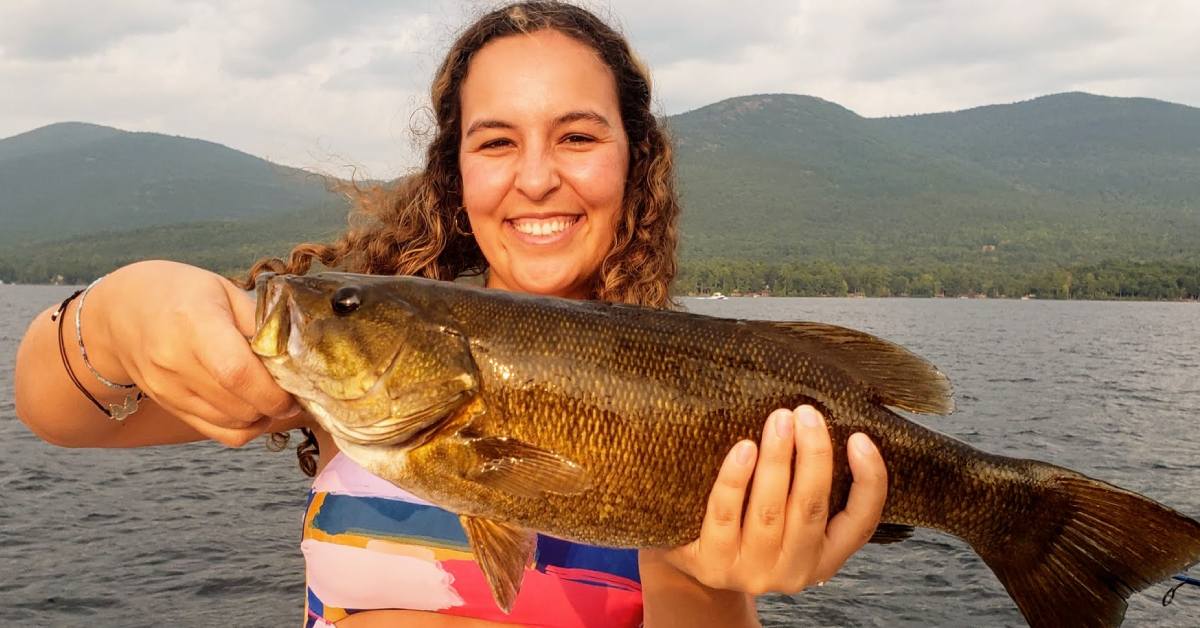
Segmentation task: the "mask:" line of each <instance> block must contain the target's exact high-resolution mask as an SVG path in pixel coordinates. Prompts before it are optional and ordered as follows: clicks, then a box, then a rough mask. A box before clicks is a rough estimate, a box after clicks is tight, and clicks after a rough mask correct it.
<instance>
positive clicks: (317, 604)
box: [304, 587, 325, 628]
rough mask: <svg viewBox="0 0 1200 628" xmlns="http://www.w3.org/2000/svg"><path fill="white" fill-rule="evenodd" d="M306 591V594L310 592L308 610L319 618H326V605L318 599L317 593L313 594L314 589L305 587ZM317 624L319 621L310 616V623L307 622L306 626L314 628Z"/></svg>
mask: <svg viewBox="0 0 1200 628" xmlns="http://www.w3.org/2000/svg"><path fill="white" fill-rule="evenodd" d="M304 590H305V591H306V592H308V610H310V611H312V612H313V613H315V614H316V615H317V616H318V617H324V616H325V603H324V602H322V601H321V599H320V598H318V597H317V594H316V593H313V590H312V589H310V588H308V587H305V588H304ZM316 624H317V620H316V619H314V618H313V616H312V615H309V616H308V621H307V622H305V624H304V625H305V626H306V628H312V627H313V626H315V625H316Z"/></svg>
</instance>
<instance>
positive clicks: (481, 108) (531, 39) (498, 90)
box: [460, 30, 619, 129]
mask: <svg viewBox="0 0 1200 628" xmlns="http://www.w3.org/2000/svg"><path fill="white" fill-rule="evenodd" d="M460 97H461V99H462V112H463V120H462V123H463V128H464V129H465V128H469V127H470V126H471V125H472V124H473V123H474V122H475V121H476V120H473V119H477V118H480V117H486V118H489V119H499V120H503V121H505V122H509V123H511V124H514V125H519V124H531V123H540V122H546V123H549V122H553V121H555V120H558V119H560V118H561V117H562V116H563V115H564V114H566V113H569V112H573V111H593V112H595V113H597V114H599V115H600V116H602V117H604V118H605V119H607V120H609V121H610V122H613V123H615V120H616V119H617V117H618V116H619V104H618V101H617V88H616V80H615V79H614V77H613V73H612V71H611V70H609V68H608V66H606V65H605V64H604V62H603V61H601V60H600V56H599V55H598V54H596V52H595V51H594V50H593V49H591V48H590V47H588V46H587V45H585V44H582V43H580V42H578V41H576V40H575V39H572V38H571V37H568V36H567V35H564V34H562V33H560V32H558V31H553V30H543V31H537V32H534V33H530V34H521V35H512V36H509V37H502V38H500V39H496V40H494V41H492V42H490V43H488V44H487V45H486V46H484V47H483V48H482V49H481V50H480V51H479V52H477V53H476V54H475V55H474V56H473V57H472V59H471V63H470V66H468V69H467V76H466V80H465V81H464V82H463V86H462V90H461V92H460Z"/></svg>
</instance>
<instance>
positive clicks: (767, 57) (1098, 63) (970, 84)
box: [0, 0, 1200, 177]
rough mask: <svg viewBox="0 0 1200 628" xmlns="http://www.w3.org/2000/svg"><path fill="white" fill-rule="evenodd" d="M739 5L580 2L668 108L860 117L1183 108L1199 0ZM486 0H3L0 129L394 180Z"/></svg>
mask: <svg viewBox="0 0 1200 628" xmlns="http://www.w3.org/2000/svg"><path fill="white" fill-rule="evenodd" d="M81 4H86V5H88V6H89V7H91V8H88V9H80V8H78V5H81ZM737 5H738V7H739V8H734V6H735V3H734V2H731V1H712V2H710V1H707V0H686V1H679V0H670V1H659V0H612V1H611V2H594V1H593V2H588V3H587V6H589V7H590V8H592V9H594V10H596V11H597V12H599V13H600V14H601V15H602V16H604V17H605V18H606V19H608V20H609V21H610V23H613V24H615V25H616V26H618V27H619V28H620V29H621V30H622V31H623V32H624V33H625V34H626V35H627V36H628V37H629V38H630V40H631V41H632V43H633V46H634V48H635V49H636V50H637V51H638V52H639V53H640V54H641V55H642V56H643V57H644V58H645V60H646V61H647V62H648V63H649V65H650V67H651V69H652V72H653V75H654V80H655V94H656V99H657V101H658V103H659V108H660V112H661V113H666V114H673V113H679V112H682V111H687V110H689V109H694V108H696V107H700V106H703V105H706V104H709V103H712V102H715V101H718V100H720V99H723V98H728V97H731V96H739V95H745V94H752V93H763V92H791V93H801V94H811V95H815V96H819V97H821V98H825V99H827V100H831V101H834V102H837V103H839V104H841V105H844V106H846V107H849V108H850V109H852V110H854V111H856V112H858V113H859V114H862V115H864V116H885V115H897V114H908V113H924V112H931V111H946V110H952V109H962V108H967V107H972V106H977V105H984V104H992V103H1000V102H1013V101H1018V100H1024V99H1028V98H1032V97H1035V96H1040V95H1044V94H1048V93H1055V92H1062V91H1069V90H1083V91H1089V92H1093V93H1099V94H1106V95H1114V96H1147V97H1152V98H1161V99H1164V100H1170V101H1173V102H1179V103H1183V104H1187V105H1191V106H1200V2H1194V1H1191V0H1178V1H1163V2H1157V1H1154V0H1139V1H1136V2H1131V1H1129V0H1120V1H1108V0H1081V1H1068V0H1040V1H1037V0H1025V1H1020V0H1013V1H1008V2H995V1H986V2H985V1H971V2H967V1H963V2H955V1H941V0H793V1H791V2H776V1H764V2H753V1H752V2H746V3H737ZM490 6H493V3H488V2H470V3H464V2H446V1H433V0H407V1H406V0H362V1H335V0H328V1H319V0H307V1H301V0H235V1H228V2H227V1H224V0H193V1H180V2H168V1H165V0H124V1H117V0H111V1H107V2H89V3H78V2H74V1H71V0H2V1H0V137H7V136H11V135H15V134H17V133H21V132H24V131H28V130H30V129H33V128H36V127H39V126H42V125H45V124H49V123H52V122H59V121H64V120H80V121H86V122H94V123H97V124H105V125H110V126H115V127H118V128H122V129H128V130H137V131H156V132H161V133H168V134H175V135H185V136H189V137H199V138H203V139H207V140H212V141H216V142H220V143H222V144H226V145H228V146H231V147H234V148H237V149H239V150H244V151H246V152H249V153H252V154H255V155H259V156H262V157H266V158H268V159H271V160H273V161H277V162H281V163H286V164H289V165H295V166H300V167H305V168H310V169H316V170H321V171H324V172H327V173H331V174H345V171H344V167H345V166H347V165H357V166H360V167H363V168H365V169H366V170H367V172H368V173H369V174H370V175H371V176H375V177H391V176H394V175H395V174H398V173H399V172H400V171H402V170H403V169H404V168H406V167H411V166H414V165H417V163H418V161H417V157H416V155H417V152H416V151H415V150H414V146H415V141H414V140H413V138H412V134H411V133H410V128H412V127H413V126H416V127H418V128H420V127H421V126H422V125H423V124H422V121H423V120H424V119H425V118H423V117H422V116H421V113H420V110H421V108H422V107H423V106H425V104H426V100H425V99H426V93H427V89H428V82H429V79H430V77H431V76H432V73H433V70H434V69H435V67H436V65H437V64H438V62H440V60H441V55H442V54H443V53H444V52H445V50H446V48H447V47H448V46H449V44H450V43H451V41H452V40H453V37H454V35H455V34H456V32H457V31H458V29H460V28H462V27H463V26H464V25H465V24H466V23H467V22H468V21H469V20H470V18H471V17H472V16H474V15H478V14H479V13H481V12H482V11H483V10H485V9H486V8H488V7H490ZM742 6H745V7H749V8H741V7H742Z"/></svg>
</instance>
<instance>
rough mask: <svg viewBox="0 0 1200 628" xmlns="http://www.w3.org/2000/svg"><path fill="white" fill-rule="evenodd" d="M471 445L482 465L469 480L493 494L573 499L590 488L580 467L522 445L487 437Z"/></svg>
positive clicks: (519, 442) (477, 439)
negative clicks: (569, 496)
mask: <svg viewBox="0 0 1200 628" xmlns="http://www.w3.org/2000/svg"><path fill="white" fill-rule="evenodd" d="M470 444H471V448H472V449H474V450H475V453H476V455H478V457H479V459H480V461H481V462H480V465H479V467H478V468H477V469H475V470H474V471H473V472H471V473H470V474H468V476H467V477H468V479H470V480H472V481H474V482H478V483H480V484H483V485H485V486H490V487H491V488H494V489H496V490H500V491H504V492H506V493H510V494H512V495H518V496H521V497H530V498H533V499H540V498H541V497H542V496H543V494H545V493H555V494H558V495H574V494H576V493H581V492H583V491H585V490H587V489H588V488H590V487H591V485H592V483H591V480H590V479H589V478H588V474H587V471H585V470H584V469H583V467H581V466H579V465H578V464H576V463H574V462H572V461H570V460H567V459H566V458H564V457H562V456H560V455H558V454H556V453H554V452H551V451H546V450H545V449H541V448H540V447H537V446H535V445H531V444H529V443H526V442H524V441H520V440H517V439H515V438H508V437H506V436H489V437H484V438H475V439H472V440H471V441H470Z"/></svg>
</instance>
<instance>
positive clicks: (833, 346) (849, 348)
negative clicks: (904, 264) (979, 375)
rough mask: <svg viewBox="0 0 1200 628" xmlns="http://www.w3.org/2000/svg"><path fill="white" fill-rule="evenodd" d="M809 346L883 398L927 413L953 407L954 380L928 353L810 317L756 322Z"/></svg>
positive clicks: (890, 403)
mask: <svg viewBox="0 0 1200 628" xmlns="http://www.w3.org/2000/svg"><path fill="white" fill-rule="evenodd" d="M756 323H761V324H763V325H766V326H768V327H770V328H771V329H773V330H775V331H777V332H782V333H783V334H784V335H786V336H788V337H789V338H791V339H793V340H796V341H799V342H800V343H802V344H804V345H805V349H806V350H807V351H810V352H813V353H815V354H818V355H819V356H820V358H821V359H823V360H827V361H829V362H830V363H832V364H833V365H834V366H836V367H838V368H840V369H842V370H843V371H845V372H846V373H847V374H848V375H850V376H851V377H854V378H856V379H858V380H859V381H861V382H862V383H864V384H866V385H868V386H870V387H871V390H873V391H874V392H875V394H876V397H877V398H878V400H879V403H882V404H884V405H889V406H895V407H897V408H902V409H904V410H908V411H909V412H918V413H922V414H950V413H951V412H954V399H953V398H952V397H951V395H952V394H953V391H952V390H951V387H950V380H949V379H947V378H946V376H945V375H944V374H943V373H942V372H941V371H939V370H938V369H937V367H935V366H934V365H932V364H930V363H929V361H927V360H926V359H925V358H922V357H921V356H919V355H917V354H915V353H913V352H911V351H909V350H908V349H905V348H904V347H901V346H900V345H898V344H896V343H894V342H889V341H887V340H884V339H882V338H877V337H875V336H872V335H871V334H868V333H866V332H861V331H857V330H854V329H849V328H846V327H839V326H837V325H829V324H826V323H809V322H768V321H756Z"/></svg>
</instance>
